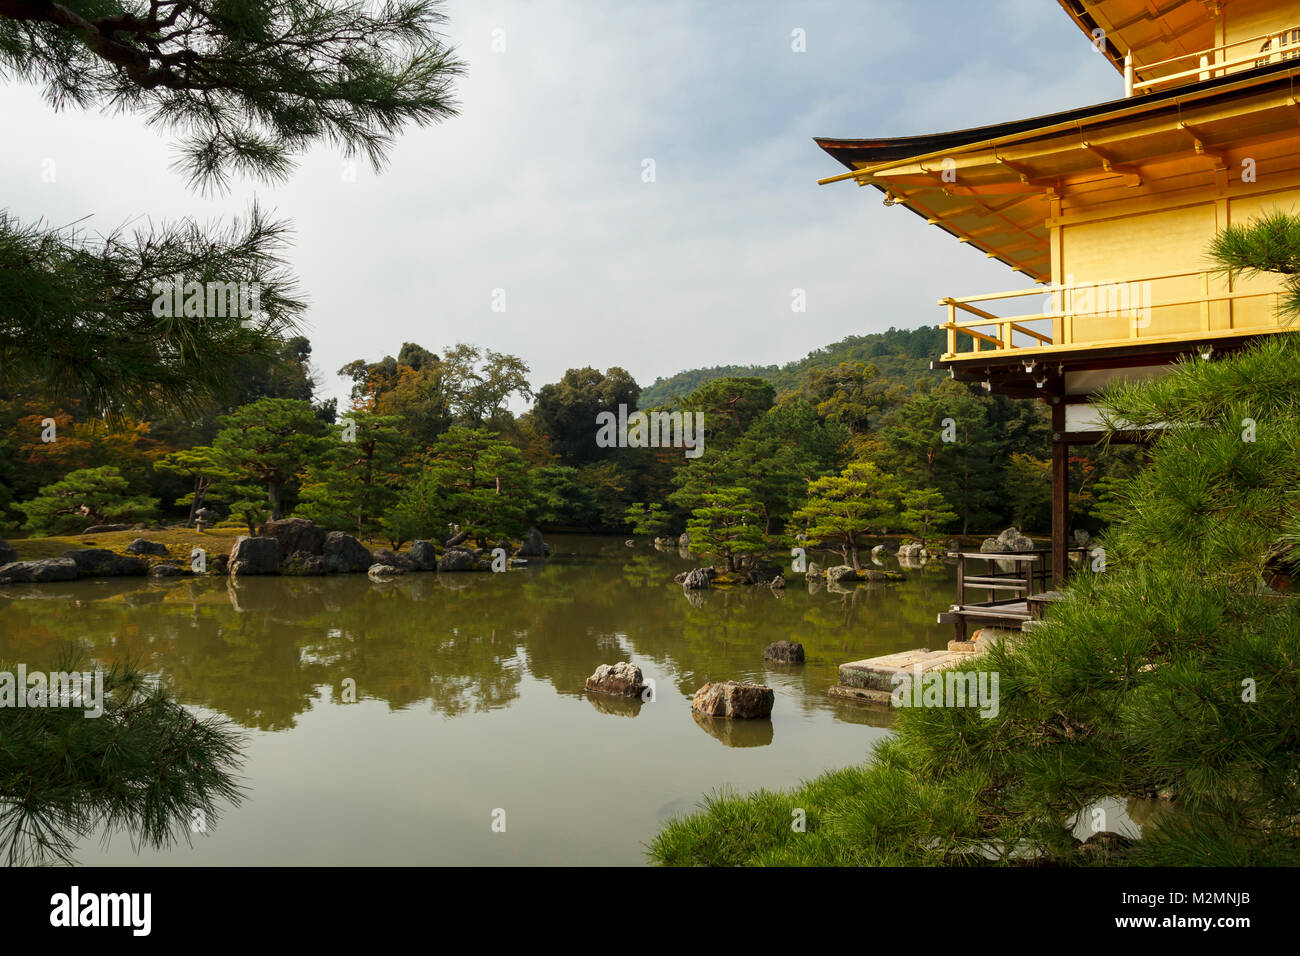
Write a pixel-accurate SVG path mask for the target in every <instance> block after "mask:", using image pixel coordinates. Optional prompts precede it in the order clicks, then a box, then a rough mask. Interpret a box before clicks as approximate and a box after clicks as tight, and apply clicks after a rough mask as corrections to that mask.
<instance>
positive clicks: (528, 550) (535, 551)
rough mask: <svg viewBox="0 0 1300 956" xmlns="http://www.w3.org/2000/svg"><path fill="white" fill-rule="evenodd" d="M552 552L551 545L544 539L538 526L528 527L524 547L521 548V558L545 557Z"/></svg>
mask: <svg viewBox="0 0 1300 956" xmlns="http://www.w3.org/2000/svg"><path fill="white" fill-rule="evenodd" d="M550 553H551V546H550V545H549V544H547V543H546V542H545V541H544V540H543V539H542V533H541V532H540V531H538V530H537V529H536V528H529V529H528V536H527V537H526V538H524V544H523V547H521V548H520V549H519V556H520V557H521V558H544V557H546V556H547V555H548V554H550Z"/></svg>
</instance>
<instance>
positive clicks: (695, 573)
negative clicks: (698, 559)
mask: <svg viewBox="0 0 1300 956" xmlns="http://www.w3.org/2000/svg"><path fill="white" fill-rule="evenodd" d="M714 573H715V572H714V570H713V569H712V568H695V569H694V570H691V571H683V572H682V573H681V574H679V575H677V578H676V579H675V580H677V581H678V583H680V584H681V586H682V587H684V588H686V590H688V591H703V590H705V589H706V588H708V586H709V583H710V582H711V581H712V580H713V577H714Z"/></svg>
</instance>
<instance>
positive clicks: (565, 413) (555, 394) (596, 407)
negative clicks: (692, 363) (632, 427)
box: [531, 367, 641, 465]
mask: <svg viewBox="0 0 1300 956" xmlns="http://www.w3.org/2000/svg"><path fill="white" fill-rule="evenodd" d="M640 394H641V388H640V386H638V385H637V383H636V381H635V380H634V379H633V378H632V376H631V375H629V374H628V373H627V372H625V371H624V370H623V369H621V368H617V367H614V368H610V369H606V370H605V372H603V373H602V372H599V371H597V370H596V369H594V368H571V369H569V370H568V371H567V372H565V373H564V377H563V378H562V379H560V381H558V382H556V383H554V384H551V385H543V386H542V387H541V388H540V389H538V392H537V402H536V403H535V404H534V406H533V411H532V413H531V414H532V415H533V417H534V418H535V419H536V420H537V423H538V425H539V427H540V428H541V430H542V432H544V433H545V434H546V436H547V437H548V439H549V441H550V445H551V448H552V449H553V450H554V451H555V452H556V453H558V454H559V455H560V456H561V458H562V459H563V460H564V461H565V462H568V463H571V464H574V465H582V464H585V463H587V462H592V461H596V460H598V459H601V458H608V457H609V456H610V455H612V454H615V452H614V451H611V450H610V449H605V448H599V447H597V445H596V416H597V415H598V414H599V413H601V412H613V413H614V414H616V415H617V414H618V406H619V405H626V406H627V409H628V412H629V413H631V412H632V411H634V410H635V409H636V407H637V399H638V397H639V396H640Z"/></svg>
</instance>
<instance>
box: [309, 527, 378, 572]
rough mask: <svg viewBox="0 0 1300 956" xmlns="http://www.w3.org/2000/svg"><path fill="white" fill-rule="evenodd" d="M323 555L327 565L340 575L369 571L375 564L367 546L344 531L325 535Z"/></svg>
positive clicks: (322, 546)
mask: <svg viewBox="0 0 1300 956" xmlns="http://www.w3.org/2000/svg"><path fill="white" fill-rule="evenodd" d="M321 555H322V556H323V557H324V558H325V563H326V564H327V565H329V567H330V568H331V569H332V570H334V571H337V572H338V573H339V574H349V573H351V572H353V571H369V570H370V566H371V565H372V564H374V563H375V562H374V559H373V557H372V556H371V554H370V551H369V550H368V549H367V548H366V546H365V545H363V544H362V543H361V542H360V541H358V540H357V539H356V538H354V537H352V535H350V534H347V533H345V532H343V531H331V532H330V533H329V534H327V535H325V543H324V544H323V545H321Z"/></svg>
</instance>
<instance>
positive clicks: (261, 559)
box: [230, 534, 284, 576]
mask: <svg viewBox="0 0 1300 956" xmlns="http://www.w3.org/2000/svg"><path fill="white" fill-rule="evenodd" d="M283 559H284V552H283V551H281V550H280V542H279V541H277V540H275V538H250V537H248V536H247V535H242V534H241V535H240V536H239V537H238V538H236V539H235V546H234V547H233V548H232V549H231V551H230V573H231V575H232V576H238V575H242V574H277V573H279V570H280V562H281V561H282V560H283Z"/></svg>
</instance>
